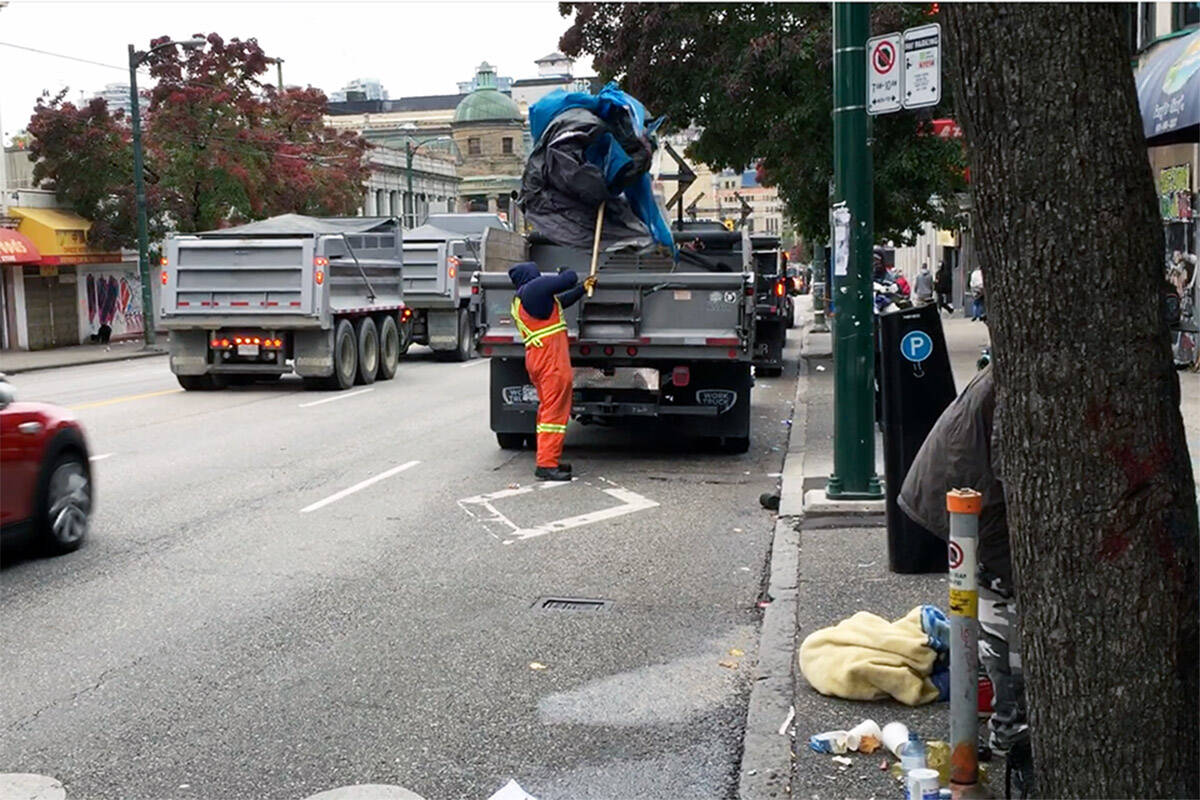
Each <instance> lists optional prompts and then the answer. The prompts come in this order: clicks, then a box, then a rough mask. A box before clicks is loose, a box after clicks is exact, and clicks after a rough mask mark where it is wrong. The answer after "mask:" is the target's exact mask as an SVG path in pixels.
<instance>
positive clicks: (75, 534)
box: [37, 450, 92, 555]
mask: <svg viewBox="0 0 1200 800" xmlns="http://www.w3.org/2000/svg"><path fill="white" fill-rule="evenodd" d="M38 498H39V501H38V506H37V515H38V516H37V525H38V528H39V531H38V532H39V533H40V534H41V541H40V543H41V546H42V547H43V548H44V549H45V550H46V551H47V552H48V553H50V554H52V555H60V554H62V553H70V552H71V551H72V550H77V549H79V545H81V544H83V539H84V537H85V536H87V530H88V515H89V514H90V513H91V511H92V484H91V480H90V477H89V475H88V469H87V462H86V461H84V457H83V456H82V455H80V454H79V452H77V451H75V450H67V451H65V452H63V453H60V454H59V455H58V457H57V458H55V460H54V464H53V466H51V467H50V469H49V470H47V471H46V473H45V476H44V477H43V478H42V483H41V485H40V486H39V487H38Z"/></svg>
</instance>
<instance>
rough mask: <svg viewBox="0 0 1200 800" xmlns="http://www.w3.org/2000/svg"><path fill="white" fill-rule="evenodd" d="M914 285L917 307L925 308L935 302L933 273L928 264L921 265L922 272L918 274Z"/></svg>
mask: <svg viewBox="0 0 1200 800" xmlns="http://www.w3.org/2000/svg"><path fill="white" fill-rule="evenodd" d="M913 283H914V284H915V285H914V286H913V288H914V289H915V290H916V293H917V305H920V306H924V305H928V304H929V303H931V302H933V273H932V272H930V271H929V264H928V263H923V264H921V271H920V272H918V273H917V277H916V280H915V281H914V282H913Z"/></svg>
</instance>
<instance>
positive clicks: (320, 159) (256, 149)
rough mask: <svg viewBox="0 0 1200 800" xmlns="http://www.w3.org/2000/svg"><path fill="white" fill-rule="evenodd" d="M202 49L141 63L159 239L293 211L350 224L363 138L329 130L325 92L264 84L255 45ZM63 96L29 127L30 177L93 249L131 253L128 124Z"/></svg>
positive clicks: (213, 40) (217, 40)
mask: <svg viewBox="0 0 1200 800" xmlns="http://www.w3.org/2000/svg"><path fill="white" fill-rule="evenodd" d="M163 41H166V39H165V38H162V39H156V40H154V41H152V42H151V45H152V46H153V45H156V44H158V43H160V42H163ZM206 41H207V46H206V47H203V48H198V49H196V50H191V51H181V50H180V49H178V48H164V49H163V50H160V51H157V52H155V53H153V54H152V55H151V56H150V58H148V59H147V62H146V66H147V68H148V69H149V71H150V75H151V77H152V78H153V79H154V83H153V85H152V87H151V88H150V90H149V91H148V92H147V93H146V96H145V97H146V99H145V100H144V101H143V102H146V100H148V102H146V105H145V106H144V108H145V113H144V115H143V136H142V141H143V145H144V148H145V162H146V174H145V178H146V186H147V205H148V208H149V212H150V213H149V219H150V227H151V234H152V236H156V235H160V234H161V233H162V232H164V231H166V230H177V231H180V232H185V233H187V232H193V231H200V230H210V229H213V228H219V227H222V226H226V225H230V224H235V223H239V222H243V221H246V220H250V219H260V218H262V217H267V216H272V215H275V214H282V213H286V212H294V213H302V214H313V215H330V216H334V215H351V214H354V213H355V211H356V210H357V208H358V206H359V204H360V202H361V196H362V185H363V183H364V182H365V181H366V178H367V173H368V171H367V167H366V165H365V155H366V148H367V144H366V142H365V140H363V139H362V138H361V137H359V136H357V135H355V134H352V133H347V132H338V131H335V130H333V129H331V128H327V127H326V126H325V124H324V118H323V116H322V114H323V111H324V108H325V95H324V94H323V93H322V92H321V91H320V90H319V89H313V88H311V87H309V88H303V89H302V88H295V87H292V88H288V89H286V90H284V91H282V92H281V91H278V90H277V89H276V88H275V87H274V86H272V85H270V84H264V83H262V82H261V80H260V77H261V76H262V75H263V73H265V72H266V71H267V66H268V62H267V58H266V55H265V54H264V53H263V51H262V49H261V48H260V47H259V46H258V43H257V42H256V41H255V40H253V39H248V40H246V41H241V40H238V39H231V40H230V41H228V42H226V41H224V40H223V39H222V38H221V37H220V36H218V35H216V34H210V35H209V36H208V37H207V38H206ZM64 94H65V92H64V93H63V94H59V95H58V96H57V97H53V98H50V97H46V98H43V99H42V100H41V101H39V102H38V105H37V107H36V109H35V110H34V114H33V118H32V119H31V120H30V126H29V130H30V134H31V135H32V137H33V142H32V145H31V148H30V157H31V159H33V160H34V161H35V162H36V163H35V165H34V177H35V179H36V180H37V181H38V182H39V183H47V184H51V185H53V187H54V189H55V191H56V193H57V194H58V196H59V197H60V199H63V200H65V201H67V202H68V203H69V204H70V205H71V207H72V208H73V209H74V210H75V211H76V212H77V213H79V214H80V215H82V216H84V217H86V218H88V219H90V220H92V221H93V227H92V231H91V233H90V234H89V235H90V238H91V241H92V244H93V245H96V246H119V245H124V246H132V245H133V243H134V241H135V216H134V213H135V210H134V197H133V190H132V183H133V182H132V180H130V177H131V176H130V174H129V173H130V170H131V168H132V164H133V155H132V150H131V144H130V142H131V135H130V133H131V132H130V128H129V124H128V120H127V119H126V118H125V116H124V115H123V114H122V113H121V112H120V111H117V112H115V113H113V112H110V111H109V109H108V108H107V105H106V104H105V102H104V101H103V100H101V99H95V100H92V101H90V102H89V103H87V104H86V105H84V106H82V107H77V106H75V105H74V104H72V103H69V102H65V101H64V99H63V97H64Z"/></svg>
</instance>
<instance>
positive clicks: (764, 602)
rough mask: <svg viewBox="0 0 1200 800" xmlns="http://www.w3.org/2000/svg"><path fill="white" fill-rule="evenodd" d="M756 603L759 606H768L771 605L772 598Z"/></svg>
mask: <svg viewBox="0 0 1200 800" xmlns="http://www.w3.org/2000/svg"><path fill="white" fill-rule="evenodd" d="M755 605H756V606H758V607H759V608H766V607H767V606H769V605H771V601H770V600H759V601H758V602H757V603H755Z"/></svg>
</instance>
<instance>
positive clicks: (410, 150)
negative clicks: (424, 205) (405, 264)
mask: <svg viewBox="0 0 1200 800" xmlns="http://www.w3.org/2000/svg"><path fill="white" fill-rule="evenodd" d="M446 138H447V137H445V136H431V137H430V138H428V139H423V140H421V141H419V142H417V143H416V144H415V145H414V144H413V143H412V139H408V140H406V141H405V142H404V169H405V173H406V174H407V178H408V204H409V207H410V208H411V209H412V220H411V222H412V226H411V227H413V228H415V227H416V226H417V198H416V197H415V196H414V195H413V156H415V155H416V154H417V151H418V150H420V149H421V148H422V147H424V146H425V145H427V144H429V143H430V142H440V141H444V140H445V139H446ZM407 216H408V215H407V214H405V225H404V227H406V228H408V227H410V226H409V225H408V224H407V223H408V222H409V220H408V218H407Z"/></svg>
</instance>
